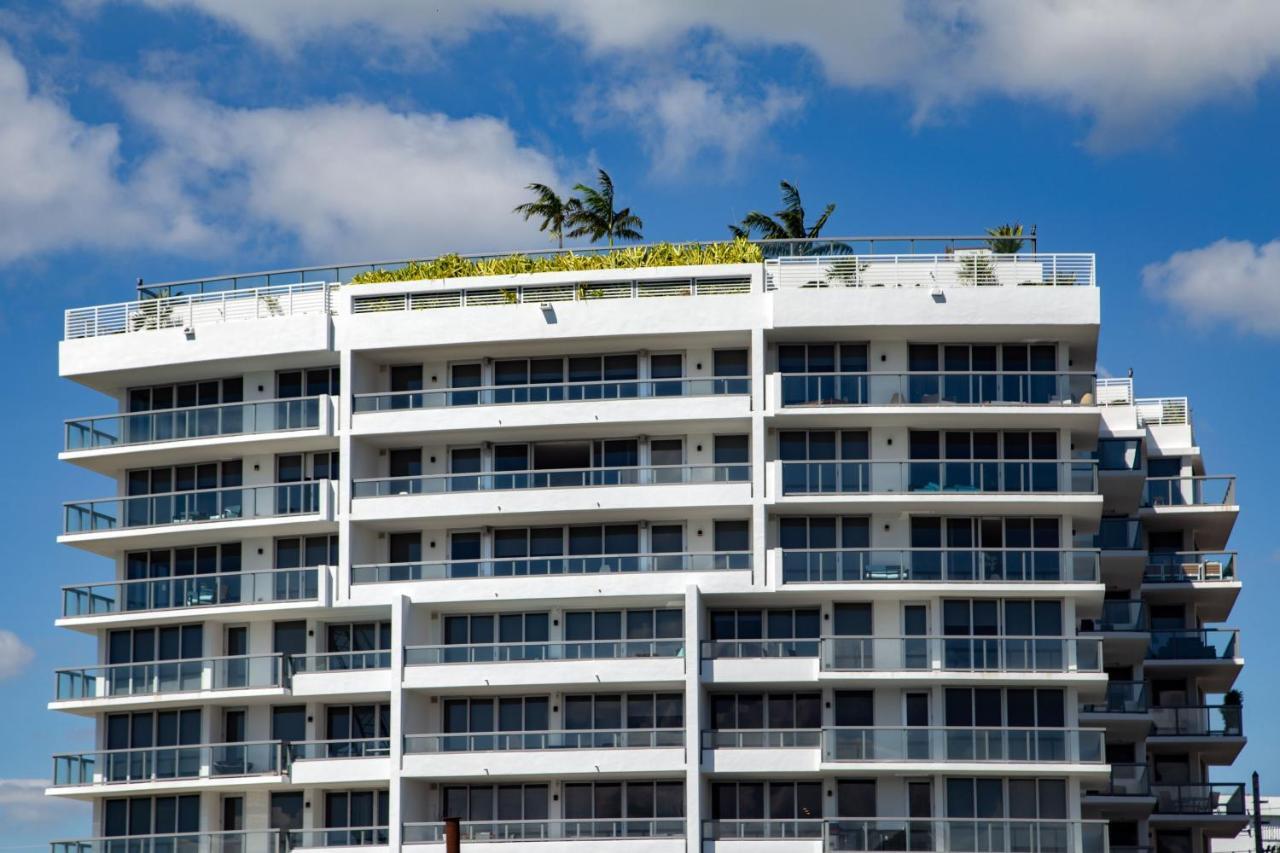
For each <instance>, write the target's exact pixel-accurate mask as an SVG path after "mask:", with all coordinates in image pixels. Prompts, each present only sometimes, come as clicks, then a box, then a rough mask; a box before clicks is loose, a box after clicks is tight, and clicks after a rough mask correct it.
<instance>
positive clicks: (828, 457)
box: [778, 430, 871, 494]
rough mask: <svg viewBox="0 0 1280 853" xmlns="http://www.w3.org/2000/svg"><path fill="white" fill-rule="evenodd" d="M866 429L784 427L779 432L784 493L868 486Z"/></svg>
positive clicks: (861, 489)
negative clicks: (834, 429)
mask: <svg viewBox="0 0 1280 853" xmlns="http://www.w3.org/2000/svg"><path fill="white" fill-rule="evenodd" d="M870 450H871V447H870V439H869V434H868V433H867V431H866V430H843V431H839V432H837V431H832V430H808V431H799V430H784V431H782V432H779V433H778V458H780V459H781V460H782V490H783V492H784V493H786V494H815V493H856V492H865V491H867V490H868V488H870V485H871V484H870V473H871V471H870V466H869V465H868V463H867V461H866V460H867V459H869V458H870V455H869V454H870Z"/></svg>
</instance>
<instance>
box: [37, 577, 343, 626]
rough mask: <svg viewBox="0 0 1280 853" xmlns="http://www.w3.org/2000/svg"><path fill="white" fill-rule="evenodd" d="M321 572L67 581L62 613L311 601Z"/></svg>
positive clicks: (106, 612)
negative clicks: (74, 584)
mask: <svg viewBox="0 0 1280 853" xmlns="http://www.w3.org/2000/svg"><path fill="white" fill-rule="evenodd" d="M318 572H319V570H318V569H317V568H315V567H314V566H313V567H311V568H306V569H272V570H270V571H260V572H220V573H217V574H204V575H170V576H167V577H162V578H143V579H140V580H126V581H112V582H108V583H95V584H86V585H83V586H64V587H63V588H62V615H63V617H64V618H67V617H77V616H101V615H106V614H109V613H125V612H133V611H147V610H177V609H181V608H186V607H215V606H219V605H233V604H265V603H268V602H281V601H307V600H312V599H315V598H316V597H317V595H318V591H317V576H318Z"/></svg>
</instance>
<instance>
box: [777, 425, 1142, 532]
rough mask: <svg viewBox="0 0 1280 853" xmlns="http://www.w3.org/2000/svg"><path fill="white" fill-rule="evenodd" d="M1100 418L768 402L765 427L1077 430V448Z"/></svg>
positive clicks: (1091, 437) (1086, 444) (1089, 439)
mask: <svg viewBox="0 0 1280 853" xmlns="http://www.w3.org/2000/svg"><path fill="white" fill-rule="evenodd" d="M767 402H768V401H767ZM1100 418H1101V416H1100V415H1099V410H1098V408H1097V407H1096V406H1076V405H1065V404H1055V405H1044V406H1035V405H1001V404H999V403H988V404H985V405H972V406H970V405H964V404H959V403H957V404H947V405H903V406H785V407H779V406H778V405H777V402H776V401H772V402H770V403H769V408H768V409H767V410H766V411H765V423H766V425H767V426H769V427H774V428H776V429H807V428H812V429H833V428H838V427H840V426H845V425H850V424H856V425H858V426H860V427H861V426H867V427H916V428H928V429H989V428H991V427H999V428H1001V429H1065V430H1070V431H1071V432H1072V433H1073V434H1079V439H1078V441H1077V444H1076V449H1077V450H1090V449H1092V443H1093V442H1094V441H1096V437H1097V434H1098V423H1099V421H1100ZM1136 506H1137V505H1136V504H1135V507H1136Z"/></svg>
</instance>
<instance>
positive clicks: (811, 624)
mask: <svg viewBox="0 0 1280 853" xmlns="http://www.w3.org/2000/svg"><path fill="white" fill-rule="evenodd" d="M710 616H711V640H712V641H713V642H714V643H715V646H714V654H715V655H716V656H718V657H775V656H782V657H794V656H804V657H807V656H812V655H816V654H817V653H818V625H819V616H818V608H816V607H813V608H802V609H794V610H793V609H787V608H779V609H771V610H756V609H740V610H713V611H711V614H710Z"/></svg>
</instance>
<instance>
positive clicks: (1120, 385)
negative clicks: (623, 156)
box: [1098, 376, 1133, 406]
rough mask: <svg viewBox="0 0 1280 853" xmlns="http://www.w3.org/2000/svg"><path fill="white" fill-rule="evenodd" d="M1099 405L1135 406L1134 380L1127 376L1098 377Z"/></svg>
mask: <svg viewBox="0 0 1280 853" xmlns="http://www.w3.org/2000/svg"><path fill="white" fill-rule="evenodd" d="M1098 405H1099V406H1131V405H1133V379H1132V378H1130V377H1127V376H1106V377H1098Z"/></svg>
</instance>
